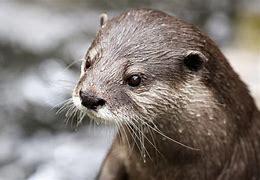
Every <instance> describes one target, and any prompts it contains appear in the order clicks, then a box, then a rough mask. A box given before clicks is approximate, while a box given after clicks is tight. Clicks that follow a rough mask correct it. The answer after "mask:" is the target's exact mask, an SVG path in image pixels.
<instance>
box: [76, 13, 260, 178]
mask: <svg viewBox="0 0 260 180" xmlns="http://www.w3.org/2000/svg"><path fill="white" fill-rule="evenodd" d="M104 22H106V24H104ZM104 22H103V23H102V28H101V29H100V30H99V32H98V33H97V37H96V39H95V40H94V41H93V43H92V45H91V47H90V48H89V51H88V53H87V55H86V57H85V59H87V60H89V61H90V62H91V67H90V68H89V69H88V70H87V71H86V72H82V73H81V77H80V80H79V82H78V84H77V86H76V87H75V90H74V92H73V99H74V102H75V105H76V106H77V107H78V108H80V109H81V110H82V111H84V112H85V113H86V114H88V115H89V116H90V117H91V118H93V119H96V120H101V121H110V122H114V123H115V124H116V125H117V126H118V128H119V130H118V134H117V136H116V137H115V140H114V143H113V145H112V147H111V149H110V151H109V153H108V155H107V157H106V159H105V160H104V162H103V165H102V168H101V170H100V173H99V175H98V177H97V179H102V180H110V179H111V180H112V179H113V180H117V179H129V180H130V179H133V180H138V179H140V180H141V179H142V180H145V179H147V180H148V179H149V180H150V179H154V180H157V179H171V180H174V179H178V180H186V179H187V180H188V179H189V180H190V179H194V180H208V179H209V180H212V179H217V180H224V179H225V180H231V179H236V180H248V179H251V180H253V179H260V171H259V169H260V164H259V161H260V147H259V146H260V144H259V142H260V122H259V120H260V115H259V111H258V110H257V108H256V105H255V103H254V100H253V99H252V97H251V96H250V94H249V92H248V90H247V87H246V86H245V84H244V83H243V82H242V81H241V80H240V78H239V77H238V75H237V74H236V73H235V72H234V71H233V69H232V68H231V67H230V65H229V64H228V62H227V60H226V59H225V57H224V56H223V54H222V53H221V52H220V50H219V49H218V47H217V46H216V45H215V43H214V42H213V41H212V40H211V39H209V38H208V37H207V36H206V35H204V34H203V33H201V32H200V31H199V30H198V29H197V28H196V27H194V26H193V25H190V24H188V23H186V22H184V21H182V20H179V19H177V18H176V17H173V16H169V15H167V14H165V13H163V12H160V11H155V10H146V9H139V10H130V11H128V12H125V13H123V14H122V15H120V16H118V17H115V18H112V19H110V20H106V21H104ZM189 51H195V52H199V53H201V54H202V55H203V57H201V58H202V59H204V61H203V63H204V64H203V67H202V68H201V69H200V70H198V71H191V70H190V69H188V68H187V67H185V65H184V63H183V60H184V58H185V57H186V55H187V53H188V52H189ZM83 67H84V62H83ZM134 73H138V74H140V75H141V76H142V84H141V86H140V87H138V88H132V87H129V86H128V85H127V84H126V83H125V81H124V79H125V78H126V77H127V76H129V75H130V74H134ZM80 89H81V90H85V91H90V92H92V93H94V94H95V95H97V96H98V97H101V98H103V99H105V100H106V101H107V103H106V107H105V108H106V109H105V110H104V109H100V110H98V111H97V112H90V111H89V110H86V109H84V108H83V107H81V105H80V103H78V102H79V100H78V99H79V97H78V94H79V90H80Z"/></svg>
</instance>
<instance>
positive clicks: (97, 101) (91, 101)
mask: <svg viewBox="0 0 260 180" xmlns="http://www.w3.org/2000/svg"><path fill="white" fill-rule="evenodd" d="M79 96H80V98H81V104H82V105H83V106H85V107H86V108H88V109H93V110H94V109H97V107H98V106H103V105H104V104H105V103H106V101H105V100H104V99H101V98H98V97H96V96H94V95H93V94H90V93H87V92H83V91H80V92H79Z"/></svg>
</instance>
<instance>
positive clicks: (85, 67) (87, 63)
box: [84, 60, 91, 71]
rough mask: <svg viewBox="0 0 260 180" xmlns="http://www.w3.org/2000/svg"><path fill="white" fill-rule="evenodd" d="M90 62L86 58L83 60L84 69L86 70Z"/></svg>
mask: <svg viewBox="0 0 260 180" xmlns="http://www.w3.org/2000/svg"><path fill="white" fill-rule="evenodd" d="M90 65H91V64H90V62H89V61H88V60H86V62H85V66H84V71H86V70H87V69H88V68H89V67H90Z"/></svg>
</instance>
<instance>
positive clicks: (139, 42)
mask: <svg viewBox="0 0 260 180" xmlns="http://www.w3.org/2000/svg"><path fill="white" fill-rule="evenodd" d="M163 19H164V20H163ZM171 19H173V17H171V16H168V15H166V14H164V13H161V12H157V11H144V12H138V11H129V12H127V13H124V14H122V15H121V16H119V17H116V18H113V19H111V20H106V21H104V19H102V21H101V22H102V23H101V29H100V31H99V32H98V34H97V37H96V39H95V40H94V42H93V43H92V45H91V47H90V48H89V50H88V52H87V54H86V56H85V58H84V60H83V62H82V67H81V75H80V80H79V82H78V84H77V85H76V87H75V89H74V92H73V102H74V104H75V105H76V107H77V108H78V109H80V110H82V111H84V112H86V113H87V114H88V116H89V117H90V118H93V119H100V120H103V121H112V122H114V121H117V122H134V121H136V122H144V121H154V120H155V119H156V118H160V116H164V117H165V115H166V114H167V115H168V116H170V114H171V113H172V114H175V113H177V112H178V111H179V110H177V109H178V108H181V107H180V106H181V105H182V103H180V101H183V100H182V97H183V95H184V94H182V92H181V91H180V89H183V91H186V89H185V87H186V85H187V83H186V82H187V81H189V80H194V79H199V78H200V72H199V71H201V70H202V69H203V67H204V63H205V62H206V60H207V59H206V57H205V56H204V55H203V54H202V53H201V52H199V51H197V49H199V47H198V46H199V45H200V43H198V44H196V45H192V44H189V41H188V40H189V38H194V37H196V34H194V37H187V36H185V33H184V32H181V31H183V30H181V28H186V29H188V28H191V27H190V26H189V25H186V26H184V25H183V27H180V26H178V25H177V24H176V22H177V23H178V21H177V20H176V19H174V23H173V22H171ZM104 22H106V24H103V23H104ZM162 22H164V23H162ZM184 30H185V29H184ZM180 32H181V33H180ZM183 34H184V35H183ZM177 39H178V41H177ZM180 41H184V42H185V46H184V43H181V42H180ZM186 47H187V48H186ZM191 47H192V48H191ZM187 49H191V50H187ZM184 93H186V92H184ZM185 103H186V102H185ZM169 112H171V113H169ZM172 114H171V118H172Z"/></svg>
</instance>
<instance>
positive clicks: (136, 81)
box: [126, 75, 141, 87]
mask: <svg viewBox="0 0 260 180" xmlns="http://www.w3.org/2000/svg"><path fill="white" fill-rule="evenodd" d="M126 81H127V84H128V85H129V86H132V87H136V86H139V85H140V83H141V77H140V76H139V75H132V76H130V77H128V78H127V80H126Z"/></svg>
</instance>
